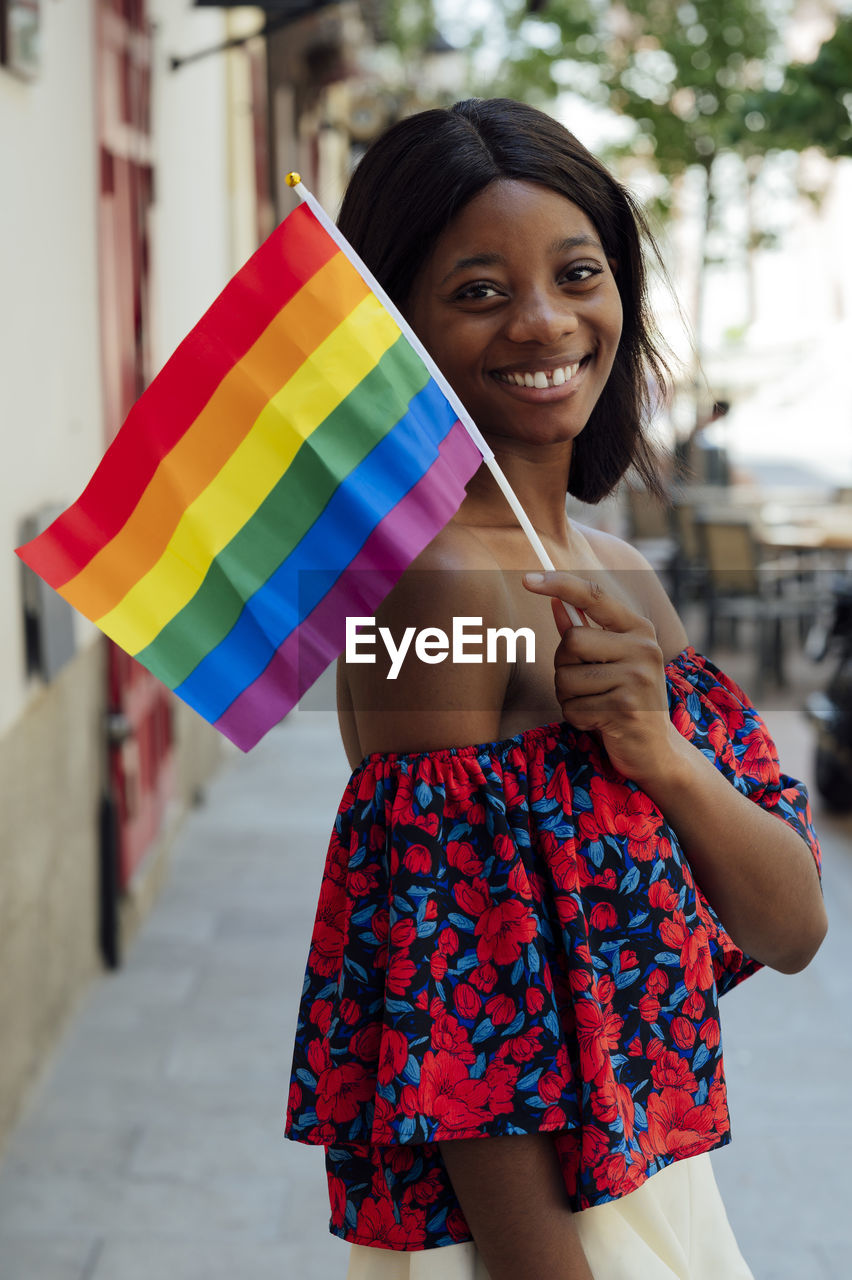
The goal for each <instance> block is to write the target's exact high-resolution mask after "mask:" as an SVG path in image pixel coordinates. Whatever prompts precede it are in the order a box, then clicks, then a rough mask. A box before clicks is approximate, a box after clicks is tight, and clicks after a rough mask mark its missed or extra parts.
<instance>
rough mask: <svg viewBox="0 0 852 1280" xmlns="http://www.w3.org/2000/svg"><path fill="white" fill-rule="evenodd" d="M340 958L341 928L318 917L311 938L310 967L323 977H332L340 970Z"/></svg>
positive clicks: (341, 947)
mask: <svg viewBox="0 0 852 1280" xmlns="http://www.w3.org/2000/svg"><path fill="white" fill-rule="evenodd" d="M342 960H343V930H342V929H340V928H338V926H337V925H336V924H329V923H328V921H327V920H325V919H323V920H320V919H318V920H317V922H316V924H315V925H314V936H313V938H312V939H311V954H310V966H311V968H312V969H316V971H317V973H321V974H322V975H323V977H325V978H333V977H335V976H336V975H337V974H338V973H339V972H340V965H341V962H342Z"/></svg>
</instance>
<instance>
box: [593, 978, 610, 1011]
mask: <svg viewBox="0 0 852 1280" xmlns="http://www.w3.org/2000/svg"><path fill="white" fill-rule="evenodd" d="M595 991H596V992H597V997H598V1000H600V1002H601V1004H602V1005H609V1004H612V1000H613V996H614V995H615V983H614V982H613V980H612V978H611V977H610V976H609V974H608V973H602V974H601V976H600V977H599V978H598V979H597V981H596V982H595Z"/></svg>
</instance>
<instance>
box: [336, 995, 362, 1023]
mask: <svg viewBox="0 0 852 1280" xmlns="http://www.w3.org/2000/svg"><path fill="white" fill-rule="evenodd" d="M340 1016H341V1018H342V1019H343V1021H344V1022H345V1023H346V1025H347V1026H348V1027H354V1026H355V1023H356V1022H358V1020H359V1019H360V1017H361V1006H360V1005H359V1004H358V1003H357V1001H355V1000H350V999H349V997H348V996H347V997H346V999H345V1000H341V1001H340Z"/></svg>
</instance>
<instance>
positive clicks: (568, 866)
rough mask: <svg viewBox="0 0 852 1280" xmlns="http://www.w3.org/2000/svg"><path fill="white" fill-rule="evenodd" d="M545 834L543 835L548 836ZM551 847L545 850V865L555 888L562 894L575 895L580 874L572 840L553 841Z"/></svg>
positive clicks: (547, 833) (578, 886) (548, 833)
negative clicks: (548, 869)
mask: <svg viewBox="0 0 852 1280" xmlns="http://www.w3.org/2000/svg"><path fill="white" fill-rule="evenodd" d="M550 834H551V833H550V832H545V835H548V836H549V835H550ZM552 845H553V847H552V848H551V849H546V851H545V852H546V855H547V865H548V867H549V868H550V874H551V876H552V877H553V884H554V886H555V888H557V889H559V890H561V892H562V893H576V892H577V890H578V889H579V888H580V872H579V868H578V865H577V850H576V847H575V844H574V841H573V840H553V841H552Z"/></svg>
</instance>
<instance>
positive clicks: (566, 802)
mask: <svg viewBox="0 0 852 1280" xmlns="http://www.w3.org/2000/svg"><path fill="white" fill-rule="evenodd" d="M544 794H545V795H546V796H547V798H548V800H556V801H558V803H559V806H560V808H561V809H562V811H563V813H566V814H570V813H571V812H572V807H571V806H572V799H573V797H572V788H571V779H570V778H569V777H568V770H567V769H566V768H565V765H564V764H559V765H557V767H556V768H555V769H554V770H553V773H552V774H551V775H550V781H549V782H548V784H547V786H546V788H545V792H544Z"/></svg>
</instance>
